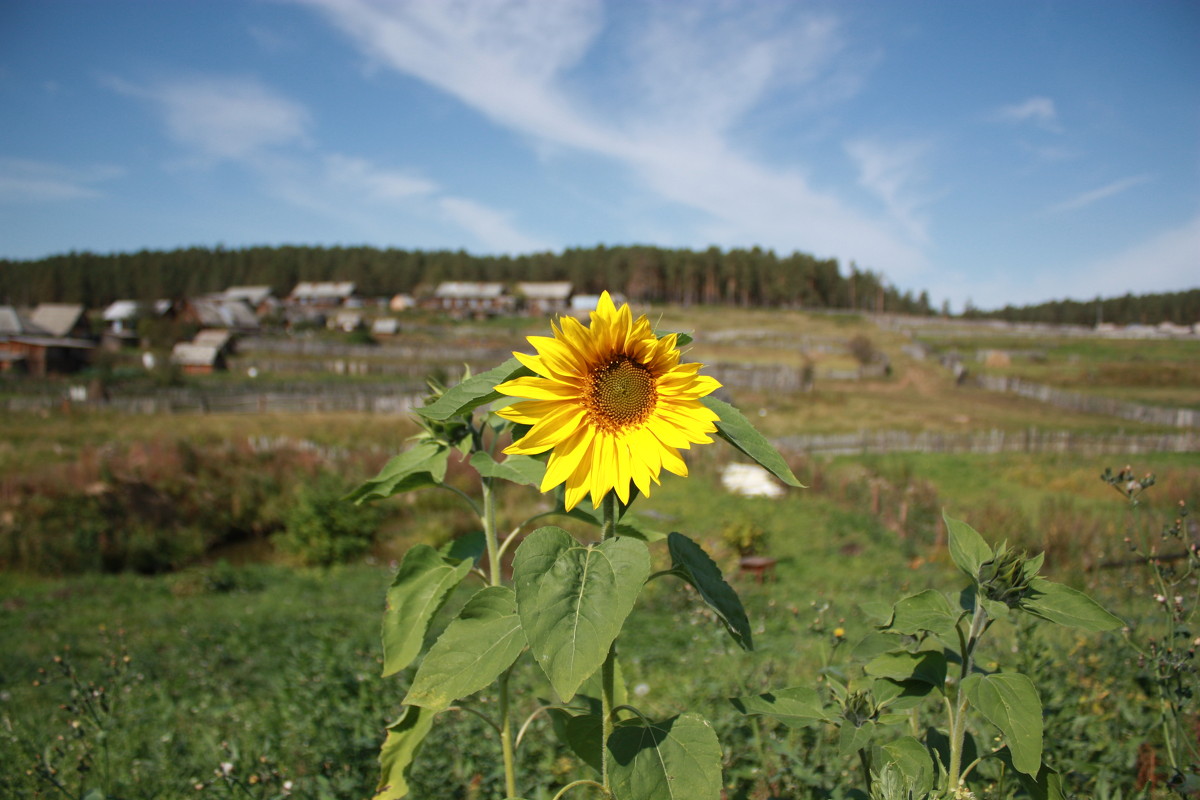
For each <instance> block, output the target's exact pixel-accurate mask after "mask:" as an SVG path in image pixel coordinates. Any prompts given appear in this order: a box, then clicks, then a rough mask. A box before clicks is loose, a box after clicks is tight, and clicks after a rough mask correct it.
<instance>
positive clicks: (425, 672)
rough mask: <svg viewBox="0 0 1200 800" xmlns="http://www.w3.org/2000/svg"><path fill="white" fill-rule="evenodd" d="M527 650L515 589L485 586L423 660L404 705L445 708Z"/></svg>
mask: <svg viewBox="0 0 1200 800" xmlns="http://www.w3.org/2000/svg"><path fill="white" fill-rule="evenodd" d="M524 649H525V636H524V634H523V633H522V632H521V619H520V617H518V616H517V597H516V595H515V594H514V593H513V590H512V589H510V588H508V587H507V586H489V587H487V588H486V589H480V590H479V591H478V592H477V593H476V594H475V596H474V597H472V598H471V599H470V600H468V601H467V604H466V605H465V606H463V610H462V611H461V612H460V613H459V615H458V618H457V619H455V620H454V621H453V622H451V623H450V624H449V625H448V626H447V627H446V630H445V631H444V632H443V633H442V635H441V636H439V637H438V640H437V641H436V642H435V643H434V645H433V647H431V648H430V649H429V652H428V653H427V654H426V655H425V658H424V659H423V660H422V661H421V666H420V667H418V668H417V674H416V676H415V677H414V678H413V682H412V686H411V687H409V690H408V695H407V696H406V697H405V698H404V704H405V705H413V706H421V707H422V708H427V709H429V710H431V711H442V710H444V709H445V708H447V707H448V706H449V705H450V704H451V703H453V702H454V701H455V700H457V699H458V698H460V697H466V696H467V695H470V694H474V693H475V692H477V691H479V690H480V689H482V688H484V687H485V686H487V685H488V684H490V683H491V682H492V681H493V680H495V679H496V678H497V677H498V676H499V675H500V673H501V672H503V671H504V670H506V669H508V668H509V667H510V666H512V663H513V662H514V661H516V660H517V656H519V655H521V651H522V650H524Z"/></svg>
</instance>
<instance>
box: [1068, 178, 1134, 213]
mask: <svg viewBox="0 0 1200 800" xmlns="http://www.w3.org/2000/svg"><path fill="white" fill-rule="evenodd" d="M1149 180H1150V176H1149V175H1133V176H1131V177H1128V178H1122V179H1121V180H1119V181H1113V182H1112V183H1109V184H1107V185H1105V186H1101V187H1100V188H1099V189H1092V190H1091V191H1090V192H1083V193H1082V194H1077V195H1075V196H1074V197H1072V198H1070V199H1068V200H1064V201H1063V202H1061V203H1058V204H1056V205H1053V206H1051V207H1050V208H1049V209H1048V210H1049V211H1050V213H1052V214H1061V213H1063V212H1065V211H1077V210H1079V209H1081V208H1084V207H1086V206H1090V205H1092V204H1093V203H1097V202H1099V201H1101V200H1105V199H1107V198H1109V197H1115V196H1116V195H1119V194H1121V193H1122V192H1124V191H1126V190H1128V189H1132V188H1133V187H1134V186H1140V185H1141V184H1143V183H1146V182H1148V181H1149Z"/></svg>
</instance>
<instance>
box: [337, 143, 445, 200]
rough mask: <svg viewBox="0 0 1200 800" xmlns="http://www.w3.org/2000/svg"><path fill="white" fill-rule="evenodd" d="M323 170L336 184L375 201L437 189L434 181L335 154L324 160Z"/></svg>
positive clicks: (400, 197)
mask: <svg viewBox="0 0 1200 800" xmlns="http://www.w3.org/2000/svg"><path fill="white" fill-rule="evenodd" d="M325 173H326V176H327V177H328V179H329V181H330V182H331V183H332V184H334V185H335V186H337V187H339V188H342V189H345V190H348V191H349V192H351V193H353V194H357V195H360V196H366V197H369V198H371V199H374V200H385V201H391V200H404V199H408V198H412V197H419V196H422V195H428V194H431V193H432V192H434V191H435V190H436V189H437V185H436V184H435V183H433V182H432V181H428V180H425V179H424V178H416V177H413V176H412V175H409V174H407V173H405V172H400V171H396V170H387V169H383V168H381V167H378V166H376V165H375V164H372V163H370V162H369V161H367V160H366V159H362V158H351V157H350V156H344V155H338V154H336V153H335V154H334V155H331V156H328V157H327V158H326V159H325Z"/></svg>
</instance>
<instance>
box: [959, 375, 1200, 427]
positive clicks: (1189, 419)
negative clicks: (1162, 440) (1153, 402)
mask: <svg viewBox="0 0 1200 800" xmlns="http://www.w3.org/2000/svg"><path fill="white" fill-rule="evenodd" d="M977 381H978V383H979V385H980V386H981V387H983V388H984V389H987V390H989V391H993V392H1009V393H1011V394H1016V395H1019V396H1021V397H1028V398H1029V399H1031V400H1037V401H1039V402H1042V403H1047V404H1049V405H1052V406H1056V407H1058V408H1065V409H1068V410H1070V411H1077V412H1082V413H1085V414H1104V415H1106V416H1110V417H1119V418H1121V419H1128V420H1133V421H1135V422H1148V423H1151V424H1154V425H1169V426H1171V427H1175V428H1195V427H1196V422H1197V417H1198V416H1200V415H1197V413H1196V412H1195V411H1194V410H1192V409H1190V408H1166V407H1162V406H1146V405H1141V404H1140V403H1130V402H1126V401H1124V400H1117V399H1114V398H1112V397H1100V396H1097V395H1090V394H1080V393H1079V392H1069V391H1067V390H1065V389H1057V388H1055V387H1053V386H1046V385H1045V384H1041V383H1034V382H1033V381H1026V380H1022V379H1021V378H1009V377H1004V376H1000V375H981V376H979V378H977Z"/></svg>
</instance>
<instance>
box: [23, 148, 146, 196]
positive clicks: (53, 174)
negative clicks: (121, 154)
mask: <svg viewBox="0 0 1200 800" xmlns="http://www.w3.org/2000/svg"><path fill="white" fill-rule="evenodd" d="M123 174H124V171H123V170H121V169H120V168H118V167H113V166H104V165H100V166H90V167H68V166H65V165H62V164H52V163H48V162H44V161H29V160H25V159H16V158H0V201H3V202H14V203H46V202H57V201H61V200H79V199H89V198H94V197H103V194H104V193H103V192H102V191H101V190H100V189H98V188H96V185H97V184H101V183H104V182H106V181H110V180H113V179H114V178H119V177H120V176H121V175H123Z"/></svg>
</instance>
